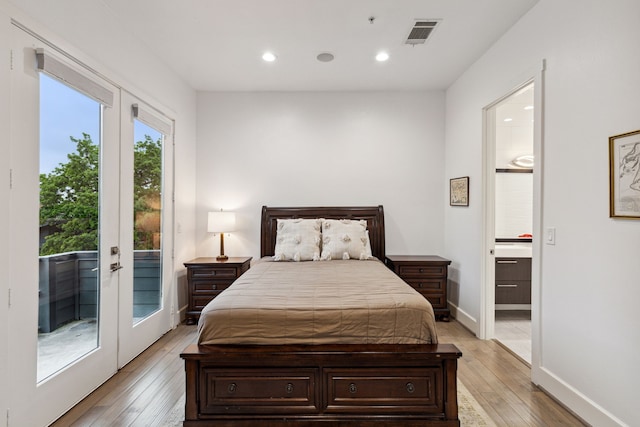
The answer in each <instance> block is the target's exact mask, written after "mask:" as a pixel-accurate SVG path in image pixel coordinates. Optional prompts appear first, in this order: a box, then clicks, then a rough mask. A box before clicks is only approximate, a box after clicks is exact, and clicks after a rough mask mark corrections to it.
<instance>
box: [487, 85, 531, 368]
mask: <svg viewBox="0 0 640 427" xmlns="http://www.w3.org/2000/svg"><path fill="white" fill-rule="evenodd" d="M534 113H535V110H534V83H533V82H530V83H528V84H525V85H524V86H522V87H520V88H519V89H517V90H516V91H514V92H512V93H510V94H509V95H508V96H506V97H505V98H503V99H501V100H500V101H499V102H496V103H495V104H494V105H493V106H491V107H490V108H489V110H488V114H487V119H488V122H487V127H488V128H490V129H491V131H490V132H489V134H490V135H491V136H493V138H492V141H493V147H494V150H493V153H492V160H493V162H492V163H493V167H492V172H493V173H491V174H488V176H489V177H490V179H491V178H492V183H491V184H492V187H493V195H494V197H493V206H492V207H493V230H494V233H493V236H494V245H495V246H494V253H493V254H494V263H493V273H494V274H493V280H492V283H491V285H492V287H493V291H494V292H493V295H492V300H493V301H492V302H493V308H494V310H493V316H494V317H493V320H494V333H493V337H494V338H495V339H496V340H497V341H498V342H499V343H501V344H502V345H503V346H505V347H507V348H508V349H509V350H510V351H511V352H513V353H514V354H515V355H516V356H518V357H519V358H520V359H522V360H523V361H525V362H526V363H528V364H531V283H532V281H531V276H532V274H531V273H532V255H533V253H532V241H533V212H534V211H533V209H534V207H533V201H534V197H533V187H534V183H533V176H534V175H533V172H534V167H535V161H534V155H533V154H534ZM489 121H490V122H489ZM489 143H491V141H489ZM488 203H490V202H489V201H488Z"/></svg>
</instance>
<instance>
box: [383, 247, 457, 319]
mask: <svg viewBox="0 0 640 427" xmlns="http://www.w3.org/2000/svg"><path fill="white" fill-rule="evenodd" d="M385 264H386V265H387V266H388V267H389V268H390V269H391V270H393V271H394V272H395V273H396V274H397V275H398V276H400V278H401V279H402V280H404V281H405V282H407V283H408V284H409V285H411V286H412V287H413V288H415V290H416V291H418V292H420V293H421V294H422V296H424V297H425V298H426V299H427V300H428V301H429V302H430V303H431V306H432V307H433V312H434V314H435V315H436V318H440V319H442V320H444V321H447V322H448V321H449V314H450V312H449V307H448V306H447V273H448V270H449V264H451V261H450V260H448V259H445V258H442V257H439V256H436V255H387V257H386V259H385Z"/></svg>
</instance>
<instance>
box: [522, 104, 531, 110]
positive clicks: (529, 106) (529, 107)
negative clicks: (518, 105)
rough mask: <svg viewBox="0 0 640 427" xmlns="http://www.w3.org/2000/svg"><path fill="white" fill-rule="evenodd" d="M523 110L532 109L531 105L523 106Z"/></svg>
mask: <svg viewBox="0 0 640 427" xmlns="http://www.w3.org/2000/svg"><path fill="white" fill-rule="evenodd" d="M524 109H525V110H533V105H527V106H526V107H524Z"/></svg>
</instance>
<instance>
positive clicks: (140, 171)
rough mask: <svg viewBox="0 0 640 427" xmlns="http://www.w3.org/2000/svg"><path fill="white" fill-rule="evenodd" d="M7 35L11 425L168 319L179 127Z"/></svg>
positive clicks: (111, 369) (36, 413)
mask: <svg viewBox="0 0 640 427" xmlns="http://www.w3.org/2000/svg"><path fill="white" fill-rule="evenodd" d="M11 35H12V46H13V47H12V64H13V65H12V67H13V68H12V70H11V117H10V135H9V139H10V143H9V157H10V160H9V162H10V169H11V189H10V195H9V222H10V236H9V246H10V251H9V252H10V267H9V281H10V284H9V288H10V304H11V305H10V308H9V315H8V343H9V349H8V366H9V368H10V369H9V372H8V377H9V381H10V382H11V384H12V394H11V396H9V400H10V407H9V413H8V422H7V424H8V425H9V426H22V425H29V426H40V425H43V426H44V425H48V424H49V423H51V422H52V421H54V420H55V419H56V418H57V417H59V416H60V415H62V414H63V413H64V412H66V410H68V409H69V408H71V407H72V406H73V405H75V404H76V403H78V402H79V401H80V400H81V399H82V398H83V397H85V396H86V395H88V394H89V393H90V392H91V391H93V390H94V389H95V388H97V387H98V386H99V385H100V384H102V383H103V382H104V381H106V380H107V379H108V378H109V377H111V376H112V375H113V374H114V373H115V372H117V370H118V369H119V368H120V367H122V366H124V365H125V364H126V363H127V362H128V361H130V360H131V359H132V358H133V357H135V356H136V355H137V354H139V353H140V352H141V351H143V350H144V349H145V348H146V347H147V346H148V345H150V344H151V343H153V342H154V341H155V340H156V339H157V338H158V337H160V336H161V335H162V334H163V333H164V332H166V331H167V330H169V329H170V311H171V298H170V292H168V289H169V288H168V287H169V283H171V277H172V271H171V265H172V262H171V253H172V250H171V249H170V248H171V245H172V243H173V242H172V239H171V234H172V230H171V228H170V227H169V224H171V223H172V218H171V214H172V201H171V197H170V195H171V194H172V180H171V179H166V177H167V176H172V175H171V172H172V171H171V166H172V162H171V161H170V160H169V159H171V158H172V157H171V156H172V152H171V148H172V144H171V143H168V141H169V142H170V141H171V140H172V129H171V122H170V121H169V120H166V119H164V117H162V115H160V114H154V113H155V111H154V110H152V109H149V108H148V107H146V106H144V107H143V108H142V109H141V108H140V106H141V105H142V103H141V102H140V101H138V100H135V98H133V96H132V95H130V94H128V93H126V92H125V91H123V90H122V89H121V88H119V87H116V86H115V85H114V84H112V83H111V82H109V81H106V80H105V79H103V78H101V77H100V76H98V75H96V74H95V73H94V72H92V71H89V70H87V69H86V68H85V67H84V66H82V65H81V64H79V63H77V62H75V61H74V60H73V59H71V58H69V57H67V55H65V54H63V53H61V52H60V51H58V50H57V49H55V48H54V47H52V46H51V45H49V44H48V43H47V42H46V41H44V40H41V39H39V38H38V37H37V36H35V35H33V34H31V33H30V32H29V31H28V30H27V29H25V28H23V27H21V26H20V25H19V24H17V23H14V26H13V28H12V34H11ZM134 101H137V102H134ZM133 104H137V106H136V108H134V107H133ZM147 110H149V111H152V114H149V115H145V112H146V111H147ZM139 111H142V112H143V114H142V119H140V118H138V116H139V115H140V113H139ZM156 116H157V117H159V118H160V120H158V121H157V122H156V121H154V120H153V119H154V118H156ZM146 117H151V118H150V119H146V120H145V118H146ZM136 122H140V123H142V124H143V125H144V126H143V129H142V131H141V133H140V135H142V136H139V135H138V134H136V133H135V129H136V126H137V125H136ZM148 123H151V124H152V125H153V124H157V125H156V126H155V127H156V128H160V129H159V130H158V129H154V127H153V126H149V125H148ZM154 132H155V133H154ZM138 136H139V137H138ZM137 137H138V138H137ZM136 138H137V139H141V140H142V143H140V144H138V143H137V141H136ZM166 147H169V148H166ZM138 152H142V155H139V154H138ZM136 215H137V216H138V220H136Z"/></svg>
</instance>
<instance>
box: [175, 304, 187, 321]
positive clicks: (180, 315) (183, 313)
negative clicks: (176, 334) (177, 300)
mask: <svg viewBox="0 0 640 427" xmlns="http://www.w3.org/2000/svg"><path fill="white" fill-rule="evenodd" d="M187 308H189V306H188V305H184V306H182V307H180V308H179V309H178V311H177V312H176V317H175V319H176V322H177V323H176V325H179V324H180V323H182V322H184V319H186V318H187Z"/></svg>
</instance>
